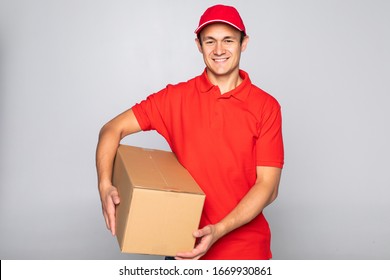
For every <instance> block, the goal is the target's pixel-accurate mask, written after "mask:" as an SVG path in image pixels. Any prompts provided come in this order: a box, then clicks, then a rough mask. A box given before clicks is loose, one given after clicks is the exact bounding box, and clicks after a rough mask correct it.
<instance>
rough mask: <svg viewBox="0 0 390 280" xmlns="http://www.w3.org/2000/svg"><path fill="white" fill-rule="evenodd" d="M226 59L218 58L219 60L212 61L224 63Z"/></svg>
mask: <svg viewBox="0 0 390 280" xmlns="http://www.w3.org/2000/svg"><path fill="white" fill-rule="evenodd" d="M225 60H226V58H219V59H214V61H217V62H222V61H225Z"/></svg>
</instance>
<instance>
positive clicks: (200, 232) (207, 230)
mask: <svg viewBox="0 0 390 280" xmlns="http://www.w3.org/2000/svg"><path fill="white" fill-rule="evenodd" d="M210 233H211V228H210V226H205V227H204V228H202V229H198V230H196V231H194V233H193V236H194V237H195V238H200V237H202V236H205V235H207V234H210Z"/></svg>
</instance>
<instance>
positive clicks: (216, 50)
mask: <svg viewBox="0 0 390 280" xmlns="http://www.w3.org/2000/svg"><path fill="white" fill-rule="evenodd" d="M224 53H225V49H224V47H223V45H222V42H217V43H216V44H215V48H214V54H215V55H222V54H224Z"/></svg>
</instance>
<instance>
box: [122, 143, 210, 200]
mask: <svg viewBox="0 0 390 280" xmlns="http://www.w3.org/2000/svg"><path fill="white" fill-rule="evenodd" d="M117 156H120V157H121V158H122V160H123V162H124V166H125V169H126V171H127V173H128V174H129V177H130V179H131V181H132V183H133V186H134V187H138V188H145V189H155V190H164V191H180V192H187V193H194V194H202V195H203V194H204V193H203V191H202V190H201V188H200V187H199V186H198V184H197V183H196V182H195V180H194V179H193V178H192V176H191V175H190V173H189V172H188V171H187V170H186V169H185V168H184V167H183V166H182V165H181V164H180V163H179V162H178V161H177V159H176V156H175V155H174V153H172V152H167V151H162V150H155V149H145V148H140V147H134V146H128V145H120V146H119V148H118V153H117Z"/></svg>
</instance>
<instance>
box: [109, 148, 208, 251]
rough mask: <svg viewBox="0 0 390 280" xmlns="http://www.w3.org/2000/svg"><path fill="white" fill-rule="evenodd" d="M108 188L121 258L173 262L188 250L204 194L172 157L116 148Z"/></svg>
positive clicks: (193, 241)
mask: <svg viewBox="0 0 390 280" xmlns="http://www.w3.org/2000/svg"><path fill="white" fill-rule="evenodd" d="M113 184H114V186H116V187H117V188H118V191H119V196H120V199H121V202H120V204H119V205H118V206H117V209H116V235H117V239H118V243H119V246H120V249H121V251H122V252H123V253H135V254H151V255H164V256H174V255H176V253H177V252H187V251H191V250H192V249H193V247H194V244H195V238H194V237H193V236H192V233H193V231H195V230H196V229H198V226H199V221H200V216H201V213H202V209H203V203H204V200H205V194H204V193H203V192H202V190H201V188H200V187H199V186H198V185H197V183H196V182H195V180H194V179H193V178H192V177H191V175H190V174H189V172H188V171H187V170H186V169H185V168H184V167H183V166H182V165H181V164H180V163H179V162H178V161H177V159H176V156H175V155H174V154H173V153H172V152H167V151H161V150H152V149H144V148H139V147H133V146H126V145H120V146H119V148H118V151H117V154H116V158H115V163H114V170H113Z"/></svg>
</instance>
